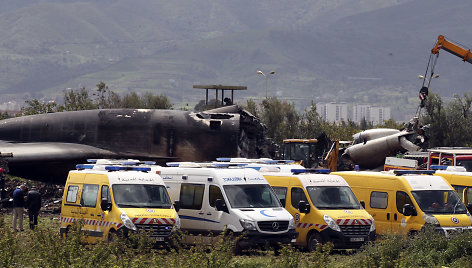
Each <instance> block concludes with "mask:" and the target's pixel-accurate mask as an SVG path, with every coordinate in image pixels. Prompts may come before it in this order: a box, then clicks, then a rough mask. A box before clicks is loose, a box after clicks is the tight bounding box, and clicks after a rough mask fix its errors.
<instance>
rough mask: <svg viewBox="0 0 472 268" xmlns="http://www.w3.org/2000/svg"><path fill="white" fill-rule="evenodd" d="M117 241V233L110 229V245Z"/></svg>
mask: <svg viewBox="0 0 472 268" xmlns="http://www.w3.org/2000/svg"><path fill="white" fill-rule="evenodd" d="M115 239H116V231H115V230H113V229H110V231H108V239H107V241H108V243H111V242H113V241H115Z"/></svg>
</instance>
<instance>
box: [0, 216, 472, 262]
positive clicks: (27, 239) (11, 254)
mask: <svg viewBox="0 0 472 268" xmlns="http://www.w3.org/2000/svg"><path fill="white" fill-rule="evenodd" d="M24 224H25V225H24V227H25V230H26V231H24V232H13V231H12V229H11V216H10V215H9V214H7V215H6V214H0V267H18V266H19V267H272V268H277V267H284V268H285V267H441V266H447V267H471V263H472V236H471V234H470V233H460V234H457V235H452V236H451V237H450V238H445V237H444V236H442V235H440V234H438V233H434V232H430V231H427V232H425V233H420V234H418V235H417V236H415V237H412V238H404V237H399V236H388V237H384V238H382V239H380V240H378V241H377V242H374V243H370V244H368V245H366V246H365V247H364V248H363V249H361V250H358V251H349V252H335V251H333V250H332V247H331V244H327V245H323V246H319V247H318V249H317V250H316V251H314V252H311V253H308V252H304V251H300V250H299V249H297V248H294V247H292V246H283V247H282V248H281V250H280V255H278V256H276V255H274V253H273V251H271V250H251V251H248V252H246V253H245V254H244V255H241V256H234V255H233V254H232V250H231V248H232V242H231V240H229V239H226V238H225V237H223V236H220V237H218V241H217V242H216V243H215V244H214V245H213V246H211V247H210V246H202V245H198V246H181V245H178V246H176V247H175V248H172V249H159V248H155V247H153V246H152V241H151V240H150V239H148V238H147V237H146V236H144V235H139V234H138V235H135V236H131V237H130V238H128V239H116V240H114V241H113V242H111V243H105V242H101V243H98V244H93V245H92V244H84V243H82V242H81V241H82V239H81V237H82V236H83V233H82V232H81V231H80V230H79V229H78V228H77V229H75V230H72V231H71V232H70V234H69V235H68V237H67V238H65V239H62V238H60V236H59V215H43V216H41V218H40V221H39V226H38V228H37V229H36V230H34V231H31V230H29V229H27V225H28V222H27V220H26V217H25V221H24Z"/></svg>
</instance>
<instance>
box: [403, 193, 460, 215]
mask: <svg viewBox="0 0 472 268" xmlns="http://www.w3.org/2000/svg"><path fill="white" fill-rule="evenodd" d="M412 194H413V197H414V198H415V200H416V202H417V203H418V205H419V206H420V208H421V210H422V211H423V212H425V213H431V214H464V213H466V212H467V210H466V208H465V206H464V204H463V203H462V201H461V199H460V198H459V196H458V195H457V193H456V192H455V191H452V190H428V191H412Z"/></svg>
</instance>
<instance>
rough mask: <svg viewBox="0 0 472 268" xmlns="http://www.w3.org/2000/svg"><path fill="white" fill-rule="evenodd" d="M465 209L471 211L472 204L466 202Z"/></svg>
mask: <svg viewBox="0 0 472 268" xmlns="http://www.w3.org/2000/svg"><path fill="white" fill-rule="evenodd" d="M467 210H468V211H469V213H472V204H467Z"/></svg>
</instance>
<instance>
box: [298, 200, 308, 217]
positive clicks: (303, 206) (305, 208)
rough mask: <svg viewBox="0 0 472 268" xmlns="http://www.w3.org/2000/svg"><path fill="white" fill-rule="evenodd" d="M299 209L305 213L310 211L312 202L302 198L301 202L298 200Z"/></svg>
mask: <svg viewBox="0 0 472 268" xmlns="http://www.w3.org/2000/svg"><path fill="white" fill-rule="evenodd" d="M298 211H300V213H305V214H308V213H310V204H308V203H307V202H305V201H303V200H300V202H298Z"/></svg>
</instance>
